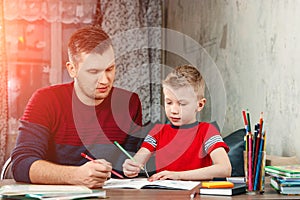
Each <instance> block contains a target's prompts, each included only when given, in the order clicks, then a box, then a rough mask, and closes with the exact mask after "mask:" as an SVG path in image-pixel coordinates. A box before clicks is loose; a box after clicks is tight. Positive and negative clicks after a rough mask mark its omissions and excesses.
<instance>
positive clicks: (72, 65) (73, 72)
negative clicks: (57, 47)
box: [66, 62, 77, 78]
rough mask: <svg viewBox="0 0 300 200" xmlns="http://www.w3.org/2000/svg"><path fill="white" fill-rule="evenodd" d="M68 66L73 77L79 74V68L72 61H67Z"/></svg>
mask: <svg viewBox="0 0 300 200" xmlns="http://www.w3.org/2000/svg"><path fill="white" fill-rule="evenodd" d="M66 68H67V70H68V72H69V75H70V76H71V78H75V77H76V76H77V68H76V67H75V65H74V64H73V63H72V62H67V63H66Z"/></svg>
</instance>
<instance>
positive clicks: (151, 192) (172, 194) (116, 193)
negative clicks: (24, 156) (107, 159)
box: [0, 177, 300, 200]
mask: <svg viewBox="0 0 300 200" xmlns="http://www.w3.org/2000/svg"><path fill="white" fill-rule="evenodd" d="M14 183H15V182H14V181H13V180H4V181H1V182H0V186H1V185H6V184H14ZM106 194H107V196H108V197H109V200H115V199H118V200H122V199H124V200H125V199H126V200H140V199H142V200H147V199H149V200H166V199H172V200H178V199H187V200H189V199H190V194H191V191H186V190H157V189H141V190H136V189H106ZM194 199H195V200H198V199H203V200H218V199H221V200H222V199H224V200H225V199H243V200H244V199H246V200H254V199H300V196H287V195H280V194H278V193H277V192H276V191H275V190H274V189H272V188H271V186H270V179H269V178H268V177H267V179H266V185H265V193H264V194H255V195H250V194H241V195H235V196H212V195H197V196H196V197H195V198H194Z"/></svg>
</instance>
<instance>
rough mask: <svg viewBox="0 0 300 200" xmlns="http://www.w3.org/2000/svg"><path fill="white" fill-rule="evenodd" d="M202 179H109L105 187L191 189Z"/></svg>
mask: <svg viewBox="0 0 300 200" xmlns="http://www.w3.org/2000/svg"><path fill="white" fill-rule="evenodd" d="M200 183H201V182H200V181H179V180H157V181H152V182H150V181H148V180H147V179H146V178H134V179H113V178H112V179H109V180H108V181H106V182H105V184H104V186H103V188H104V189H108V188H132V189H151V188H153V189H154V188H157V189H168V190H191V189H193V188H195V187H196V186H200Z"/></svg>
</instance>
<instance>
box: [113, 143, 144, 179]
mask: <svg viewBox="0 0 300 200" xmlns="http://www.w3.org/2000/svg"><path fill="white" fill-rule="evenodd" d="M114 144H115V145H116V146H117V147H118V148H119V149H120V150H121V151H122V152H123V153H124V154H125V155H126V156H127V157H128V158H130V160H133V161H134V162H137V161H136V160H135V159H134V157H132V156H131V155H130V154H129V153H128V152H127V151H126V150H125V149H124V148H123V147H122V146H121V145H120V144H119V143H118V142H117V141H114ZM141 169H142V170H144V171H145V173H146V176H147V177H148V178H149V174H148V172H147V170H146V168H144V167H141Z"/></svg>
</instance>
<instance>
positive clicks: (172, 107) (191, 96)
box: [163, 87, 206, 126]
mask: <svg viewBox="0 0 300 200" xmlns="http://www.w3.org/2000/svg"><path fill="white" fill-rule="evenodd" d="M163 92H164V98H165V99H164V100H165V112H166V115H167V117H168V119H169V120H170V122H171V123H172V124H173V125H174V126H182V125H185V124H191V123H194V122H195V121H196V114H197V112H199V111H201V110H202V108H203V107H204V104H205V101H206V100H205V99H204V98H203V99H200V100H199V99H198V98H197V95H196V94H195V92H194V90H193V88H192V87H181V88H179V89H173V88H171V87H164V88H163Z"/></svg>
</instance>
